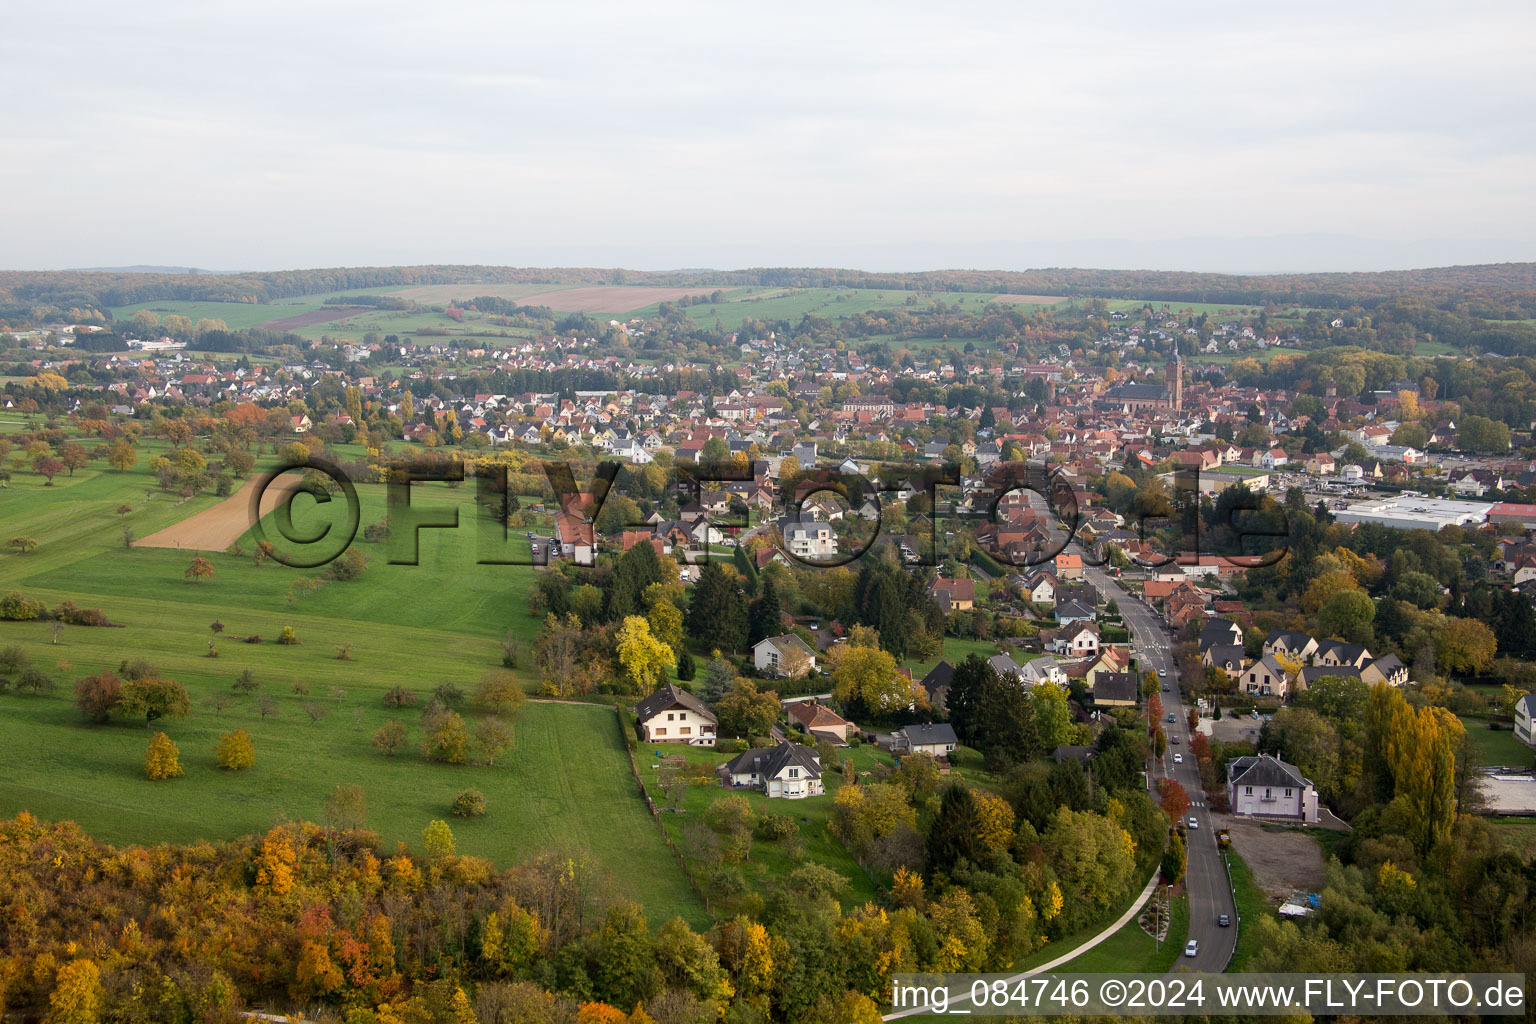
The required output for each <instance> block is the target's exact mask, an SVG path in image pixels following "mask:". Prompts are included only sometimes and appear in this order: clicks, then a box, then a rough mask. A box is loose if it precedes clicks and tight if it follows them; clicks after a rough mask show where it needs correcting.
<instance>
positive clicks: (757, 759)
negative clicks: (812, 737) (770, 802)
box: [721, 742, 826, 800]
mask: <svg viewBox="0 0 1536 1024" xmlns="http://www.w3.org/2000/svg"><path fill="white" fill-rule="evenodd" d="M721 771H722V772H723V773H724V774H725V777H726V784H727V785H730V786H739V787H749V788H752V789H760V790H762V791H763V792H764V793H766V794H767V795H768V796H769V797H782V798H784V799H786V800H803V799H805V798H806V797H809V796H821V795H822V794H823V793H825V792H826V789H825V787H824V786H823V784H822V781H821V758H820V757H818V756H817V754H816V751H815V750H813V749H812V748H810V747H802V746H800V745H799V744H796V743H789V742H784V743H780V744H779V745H778V746H777V747H753V748H752V749H751V750H747V751H743V752H742V753H740V754H737V755H736V756H735V757H733V758H731V759H730V760H729V761H727V762H726V763H725V765H724V766H723V767H722V768H721Z"/></svg>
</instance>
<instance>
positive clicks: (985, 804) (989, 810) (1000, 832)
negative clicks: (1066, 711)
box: [971, 686, 1060, 850]
mask: <svg viewBox="0 0 1536 1024" xmlns="http://www.w3.org/2000/svg"><path fill="white" fill-rule="evenodd" d="M1047 689H1051V690H1055V689H1056V687H1054V686H1051V687H1047ZM1057 692H1060V691H1057ZM971 796H972V797H973V798H974V799H975V801H976V814H977V817H978V818H979V819H980V825H979V827H978V828H977V830H976V837H977V838H978V839H980V840H981V841H982V843H984V844H985V845H986V847H987V849H989V850H1006V849H1008V847H1010V846H1012V845H1013V806H1012V805H1011V804H1009V803H1008V801H1007V800H1004V799H1003V798H1002V797H1000V796H998V795H997V794H996V793H992V792H989V791H987V790H984V789H973V790H971Z"/></svg>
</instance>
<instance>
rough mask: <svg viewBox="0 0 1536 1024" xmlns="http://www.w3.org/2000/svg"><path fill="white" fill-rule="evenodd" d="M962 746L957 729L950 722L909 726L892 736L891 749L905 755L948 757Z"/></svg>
mask: <svg viewBox="0 0 1536 1024" xmlns="http://www.w3.org/2000/svg"><path fill="white" fill-rule="evenodd" d="M959 745H960V739H959V737H957V736H956V735H955V729H954V727H953V726H951V725H950V724H949V723H948V722H939V723H937V724H929V725H909V726H905V727H904V728H901V729H898V730H896V732H894V733H892V734H891V749H892V750H893V751H899V752H901V753H903V754H928V755H929V756H931V757H941V758H942V757H948V756H949V755H950V754H953V753H954V752H955V747H957V746H959Z"/></svg>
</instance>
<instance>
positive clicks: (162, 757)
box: [144, 732, 182, 781]
mask: <svg viewBox="0 0 1536 1024" xmlns="http://www.w3.org/2000/svg"><path fill="white" fill-rule="evenodd" d="M144 774H145V775H146V776H148V777H149V778H150V779H152V780H154V781H159V780H161V779H172V778H175V777H176V776H178V775H180V774H182V771H181V752H180V751H179V750H177V749H176V744H174V743H172V742H171V738H170V737H169V736H167V735H166V734H165V733H163V732H157V733H155V735H154V738H153V739H151V740H150V741H149V749H148V750H146V751H145V752H144Z"/></svg>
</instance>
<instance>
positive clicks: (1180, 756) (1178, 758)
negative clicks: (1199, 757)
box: [1173, 754, 1184, 764]
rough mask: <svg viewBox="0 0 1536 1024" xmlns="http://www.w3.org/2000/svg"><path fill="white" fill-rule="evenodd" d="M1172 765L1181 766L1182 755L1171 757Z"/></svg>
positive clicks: (1182, 761)
mask: <svg viewBox="0 0 1536 1024" xmlns="http://www.w3.org/2000/svg"><path fill="white" fill-rule="evenodd" d="M1173 763H1174V764H1183V763H1184V755H1183V754H1174V755H1173Z"/></svg>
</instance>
